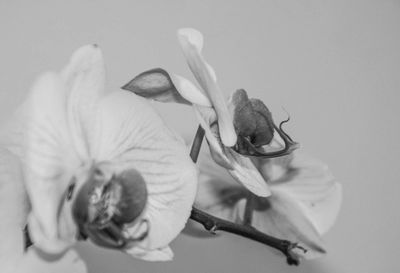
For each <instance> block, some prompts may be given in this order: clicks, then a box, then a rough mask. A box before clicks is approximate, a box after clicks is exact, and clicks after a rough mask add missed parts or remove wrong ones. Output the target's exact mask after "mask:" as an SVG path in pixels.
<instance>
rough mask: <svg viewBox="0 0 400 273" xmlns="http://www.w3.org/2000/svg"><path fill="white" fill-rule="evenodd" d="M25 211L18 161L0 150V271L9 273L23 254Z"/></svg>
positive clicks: (24, 198) (3, 150)
mask: <svg viewBox="0 0 400 273" xmlns="http://www.w3.org/2000/svg"><path fill="white" fill-rule="evenodd" d="M27 214H28V198H27V195H26V192H25V189H24V186H23V179H22V169H21V164H20V162H19V160H18V159H17V158H16V157H15V156H13V155H12V154H11V153H10V152H8V151H7V150H5V149H1V150H0V219H1V221H0V234H1V236H2V237H1V238H2V239H1V243H0V265H1V270H2V272H13V268H14V267H15V266H16V265H17V262H18V260H19V259H20V258H21V257H22V255H23V253H24V238H23V233H22V230H23V228H24V225H25V223H26V217H27Z"/></svg>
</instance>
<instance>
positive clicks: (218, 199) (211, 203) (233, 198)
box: [195, 149, 247, 220]
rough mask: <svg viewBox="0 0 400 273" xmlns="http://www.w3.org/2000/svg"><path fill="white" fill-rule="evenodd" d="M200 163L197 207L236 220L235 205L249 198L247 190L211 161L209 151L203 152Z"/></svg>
mask: <svg viewBox="0 0 400 273" xmlns="http://www.w3.org/2000/svg"><path fill="white" fill-rule="evenodd" d="M198 162H199V164H198V166H199V168H200V174H199V187H198V189H197V194H196V201H195V205H196V207H198V208H201V209H203V210H206V211H207V212H208V213H211V214H212V215H214V216H217V217H221V218H223V219H227V220H232V219H234V217H235V215H236V214H235V211H234V208H235V205H236V203H237V202H238V201H239V200H241V199H242V198H245V197H246V196H247V190H246V189H245V188H244V187H242V186H241V185H239V184H238V183H237V182H236V181H235V180H234V179H233V178H232V176H230V174H229V173H228V172H227V171H225V170H224V168H223V167H221V166H219V165H217V164H216V163H215V162H214V161H213V160H211V159H210V154H209V152H208V151H204V149H203V150H202V152H201V153H200V155H199V160H198Z"/></svg>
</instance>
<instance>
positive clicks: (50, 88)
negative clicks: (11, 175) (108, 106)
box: [20, 73, 80, 251]
mask: <svg viewBox="0 0 400 273" xmlns="http://www.w3.org/2000/svg"><path fill="white" fill-rule="evenodd" d="M27 105H28V107H27V113H28V120H27V121H26V127H25V128H23V134H24V137H23V138H22V139H21V143H20V145H21V146H22V147H23V148H22V150H24V151H25V154H24V155H22V156H23V157H22V158H23V162H24V173H25V177H24V178H25V185H26V189H27V192H28V194H29V198H30V201H31V206H32V212H31V217H30V218H29V219H30V220H33V221H34V222H35V224H36V226H35V227H36V229H34V231H33V232H32V234H31V235H32V239H33V240H34V242H35V239H38V238H46V240H44V241H46V242H47V241H48V242H50V241H53V240H54V241H57V240H60V239H61V237H63V236H65V235H66V234H60V230H59V223H60V221H61V222H63V224H64V225H63V226H64V227H63V228H66V229H65V230H66V231H67V233H70V232H73V231H72V230H74V224H73V222H72V219H71V217H70V216H69V215H68V213H67V212H65V210H63V209H62V200H64V199H65V194H66V189H67V187H68V184H69V183H70V179H71V177H72V172H73V170H74V168H76V166H77V165H79V164H80V160H79V159H78V158H77V155H76V154H75V152H74V150H73V149H71V147H73V145H72V144H71V138H70V133H69V130H68V125H67V118H66V112H65V108H66V91H65V85H64V84H63V81H62V79H61V78H60V77H59V76H58V75H57V74H54V73H48V74H45V75H43V76H42V77H41V78H40V79H39V80H38V81H37V83H36V84H35V85H34V88H33V90H32V93H31V94H30V97H29V98H28V101H27ZM39 233H40V234H39ZM35 243H36V242H35ZM38 246H39V247H43V248H46V246H45V245H43V246H41V245H40V243H38ZM49 250H50V249H49ZM53 250H54V249H53ZM59 251H62V249H59Z"/></svg>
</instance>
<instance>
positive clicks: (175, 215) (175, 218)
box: [93, 91, 197, 250]
mask: <svg viewBox="0 0 400 273" xmlns="http://www.w3.org/2000/svg"><path fill="white" fill-rule="evenodd" d="M98 113H99V115H100V116H99V118H98V120H99V121H101V122H100V123H98V126H97V127H96V136H97V139H96V145H95V147H96V149H95V150H94V154H93V157H94V158H95V159H96V160H97V161H109V162H112V163H113V165H114V166H115V172H117V173H119V172H122V171H123V170H127V169H130V168H135V169H136V170H137V171H139V172H140V173H141V175H142V177H143V179H144V180H145V182H146V186H147V192H148V203H147V205H146V208H145V211H144V213H143V216H142V217H143V218H144V219H146V220H147V221H148V222H149V226H150V230H149V234H148V236H147V237H146V238H145V239H144V240H143V241H141V242H140V243H139V244H138V245H137V247H141V248H143V249H148V250H156V249H159V248H164V247H166V246H167V245H168V244H169V243H170V242H171V241H172V240H173V239H174V238H175V237H176V236H177V235H178V234H179V232H180V231H181V230H182V229H183V227H184V225H185V223H186V221H187V219H188V217H189V215H190V211H191V206H192V204H193V201H194V197H195V193H196V187H197V171H196V169H195V167H194V164H193V162H192V161H191V159H190V157H189V151H188V150H187V147H186V146H185V144H184V142H183V140H182V139H181V138H180V137H179V136H178V135H176V134H175V133H173V132H172V131H170V130H169V129H168V128H167V127H166V126H165V125H164V123H163V122H162V120H161V118H160V117H159V116H158V115H157V114H156V112H155V111H154V110H153V108H152V107H151V106H150V105H149V104H148V101H146V100H145V99H143V98H141V97H138V96H136V95H135V94H133V93H128V92H122V91H117V92H114V93H112V94H110V95H108V96H107V97H105V98H104V99H103V100H102V101H101V102H100V104H99V112H98Z"/></svg>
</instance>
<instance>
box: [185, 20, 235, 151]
mask: <svg viewBox="0 0 400 273" xmlns="http://www.w3.org/2000/svg"><path fill="white" fill-rule="evenodd" d="M178 40H179V42H180V45H181V47H182V50H183V53H184V55H185V57H186V61H187V63H188V65H189V67H190V70H191V71H192V73H193V75H194V76H195V78H196V80H197V81H198V82H199V84H200V86H201V87H202V89H203V90H204V91H205V92H206V93H207V95H208V97H209V99H210V100H211V102H212V104H213V107H214V109H215V111H216V113H217V116H218V124H219V128H220V129H219V130H220V135H221V139H222V143H224V145H225V146H228V147H232V146H234V145H235V144H236V133H235V129H234V127H233V120H232V116H231V113H230V112H229V110H228V107H227V105H226V102H225V98H224V97H223V94H222V92H221V90H220V88H219V86H218V84H217V79H216V76H215V72H214V70H213V69H212V68H211V66H210V65H209V64H208V63H207V62H206V61H205V60H204V58H203V56H202V55H201V50H202V47H203V36H202V34H201V33H200V32H199V31H197V30H195V29H190V28H185V29H180V30H178Z"/></svg>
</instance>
